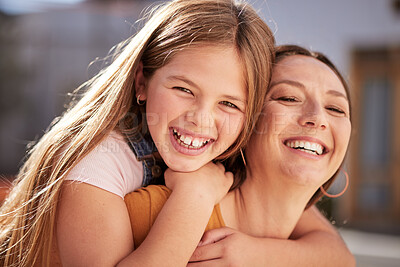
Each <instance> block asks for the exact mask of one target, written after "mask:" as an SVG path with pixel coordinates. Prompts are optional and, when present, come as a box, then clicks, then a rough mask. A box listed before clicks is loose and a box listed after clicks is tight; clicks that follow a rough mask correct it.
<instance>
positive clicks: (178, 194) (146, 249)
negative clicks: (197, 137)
mask: <svg viewBox="0 0 400 267" xmlns="http://www.w3.org/2000/svg"><path fill="white" fill-rule="evenodd" d="M194 173H195V174H196V175H193V174H194ZM194 173H191V174H190V175H188V174H185V173H175V172H172V171H171V170H167V172H166V173H165V179H166V184H167V186H168V187H169V188H170V189H172V193H171V195H170V197H169V198H168V200H167V202H166V203H165V205H164V206H163V208H162V210H161V212H160V213H159V214H158V216H157V219H156V221H155V223H154V224H153V226H152V228H151V230H150V232H149V234H148V235H147V237H146V239H145V240H144V241H143V243H142V244H141V245H140V246H139V248H137V249H136V250H135V251H134V252H133V253H132V254H130V255H129V256H128V257H127V258H125V259H124V260H122V261H121V262H120V263H119V264H118V266H186V264H187V263H188V261H189V258H190V256H191V255H192V253H193V251H194V250H195V248H196V246H197V244H198V242H199V241H200V239H201V237H202V235H203V233H204V229H205V227H206V225H207V222H208V220H209V218H210V216H211V213H212V210H213V208H214V205H215V204H216V203H218V202H219V201H220V199H222V197H223V196H225V194H226V193H227V191H228V190H229V188H230V186H231V184H232V181H233V175H232V174H231V173H225V169H224V167H223V166H222V164H213V163H209V164H207V165H206V166H204V167H202V168H201V169H200V170H198V171H196V172H194Z"/></svg>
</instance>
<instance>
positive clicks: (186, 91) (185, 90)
mask: <svg viewBox="0 0 400 267" xmlns="http://www.w3.org/2000/svg"><path fill="white" fill-rule="evenodd" d="M174 89H177V90H179V91H182V92H185V93H188V94H191V95H193V93H192V91H190V90H189V89H187V88H184V87H179V86H175V87H174Z"/></svg>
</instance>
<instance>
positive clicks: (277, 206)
mask: <svg viewBox="0 0 400 267" xmlns="http://www.w3.org/2000/svg"><path fill="white" fill-rule="evenodd" d="M304 191H306V190H304V188H300V187H299V186H298V185H292V184H291V185H288V184H285V181H284V180H282V179H279V178H278V177H272V178H271V179H267V178H266V177H265V175H264V177H262V176H261V175H254V174H253V175H249V176H248V178H247V180H246V181H245V182H244V183H243V185H242V186H241V187H240V188H239V189H237V190H234V191H232V192H230V193H228V195H227V196H226V197H225V198H224V199H223V200H222V201H221V203H220V207H221V213H222V216H223V218H224V221H225V224H226V226H228V227H231V228H234V229H237V230H240V231H242V232H244V233H247V234H249V235H253V236H259V237H273V238H284V239H287V238H289V236H290V234H291V233H292V231H293V229H294V227H295V225H296V224H297V221H298V220H299V218H300V216H301V214H302V213H303V211H304V207H305V206H306V204H307V201H308V200H309V198H310V197H311V195H310V193H307V194H306V193H305V192H304Z"/></svg>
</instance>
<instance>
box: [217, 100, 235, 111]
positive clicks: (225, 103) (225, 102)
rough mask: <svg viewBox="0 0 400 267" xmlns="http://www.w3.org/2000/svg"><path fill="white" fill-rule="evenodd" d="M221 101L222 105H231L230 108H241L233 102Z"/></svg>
mask: <svg viewBox="0 0 400 267" xmlns="http://www.w3.org/2000/svg"><path fill="white" fill-rule="evenodd" d="M220 103H221V104H222V105H225V106H227V107H230V108H235V109H239V108H238V107H237V106H236V105H235V104H232V103H231V102H228V101H221V102H220Z"/></svg>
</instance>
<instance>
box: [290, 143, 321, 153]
mask: <svg viewBox="0 0 400 267" xmlns="http://www.w3.org/2000/svg"><path fill="white" fill-rule="evenodd" d="M285 145H286V146H288V147H291V148H294V149H298V150H301V151H304V152H307V153H310V154H313V155H321V154H322V153H323V151H324V148H323V147H322V146H321V145H320V144H317V143H312V142H307V141H306V142H305V141H287V142H286V143H285Z"/></svg>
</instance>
